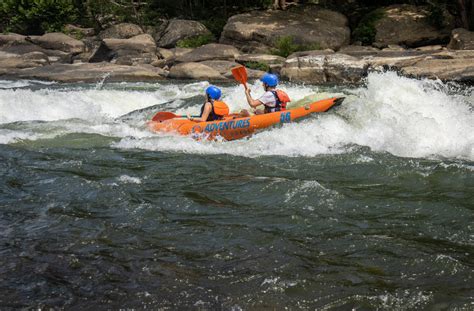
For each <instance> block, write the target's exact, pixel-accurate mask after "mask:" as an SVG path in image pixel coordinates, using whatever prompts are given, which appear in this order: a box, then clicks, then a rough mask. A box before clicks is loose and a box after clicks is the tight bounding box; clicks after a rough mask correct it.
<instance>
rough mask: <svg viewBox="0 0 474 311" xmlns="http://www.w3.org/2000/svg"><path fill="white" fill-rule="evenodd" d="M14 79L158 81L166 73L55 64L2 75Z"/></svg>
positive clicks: (100, 65)
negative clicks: (105, 78)
mask: <svg viewBox="0 0 474 311" xmlns="http://www.w3.org/2000/svg"><path fill="white" fill-rule="evenodd" d="M3 74H4V75H7V76H13V77H16V78H32V79H40V80H49V81H58V82H98V81H101V80H103V79H104V77H105V76H106V77H107V81H111V82H115V81H158V80H163V79H165V77H166V75H167V72H166V71H164V70H162V69H160V68H155V67H153V66H151V65H139V66H122V65H116V64H110V63H96V64H91V63H78V64H55V65H51V66H44V67H37V68H27V69H20V70H16V71H15V70H13V71H10V72H8V73H3Z"/></svg>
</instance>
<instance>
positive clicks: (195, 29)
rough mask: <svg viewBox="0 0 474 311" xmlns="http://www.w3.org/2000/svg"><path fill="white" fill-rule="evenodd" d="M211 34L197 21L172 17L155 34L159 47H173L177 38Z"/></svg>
mask: <svg viewBox="0 0 474 311" xmlns="http://www.w3.org/2000/svg"><path fill="white" fill-rule="evenodd" d="M202 35H206V36H212V34H211V32H210V31H209V30H208V29H207V28H206V26H204V25H203V24H201V23H200V22H197V21H192V20H182V19H172V20H170V21H168V22H167V23H166V24H165V27H164V30H162V31H161V32H158V33H157V34H156V35H155V40H156V43H157V45H158V46H159V47H165V48H171V47H175V46H176V43H178V41H179V40H183V39H188V38H192V37H197V36H202Z"/></svg>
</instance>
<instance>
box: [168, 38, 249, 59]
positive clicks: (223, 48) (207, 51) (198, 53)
mask: <svg viewBox="0 0 474 311" xmlns="http://www.w3.org/2000/svg"><path fill="white" fill-rule="evenodd" d="M239 55H240V52H239V50H237V49H236V48H235V47H233V46H231V45H226V44H218V43H210V44H206V45H203V46H200V47H198V48H196V49H194V50H192V51H191V52H189V53H186V54H184V55H181V56H178V57H176V61H177V62H178V63H188V62H202V61H205V60H232V61H233V60H234V59H235V58H236V57H237V56H239Z"/></svg>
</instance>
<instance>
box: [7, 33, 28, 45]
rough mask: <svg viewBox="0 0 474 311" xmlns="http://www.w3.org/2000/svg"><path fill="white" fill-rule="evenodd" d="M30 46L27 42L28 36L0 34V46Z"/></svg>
mask: <svg viewBox="0 0 474 311" xmlns="http://www.w3.org/2000/svg"><path fill="white" fill-rule="evenodd" d="M22 44H30V42H28V41H26V36H23V35H19V34H16V33H7V34H0V46H12V45H22Z"/></svg>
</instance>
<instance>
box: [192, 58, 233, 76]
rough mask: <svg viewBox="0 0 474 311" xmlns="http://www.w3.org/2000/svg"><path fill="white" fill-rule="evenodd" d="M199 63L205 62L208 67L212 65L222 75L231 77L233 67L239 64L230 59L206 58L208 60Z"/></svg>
mask: <svg viewBox="0 0 474 311" xmlns="http://www.w3.org/2000/svg"><path fill="white" fill-rule="evenodd" d="M199 64H203V65H206V66H208V67H211V68H212V69H214V70H216V71H217V72H219V73H220V74H221V75H223V76H224V77H226V78H230V79H232V72H231V69H232V68H233V67H235V66H238V65H239V64H237V63H236V62H233V61H228V60H206V61H203V62H200V63H199Z"/></svg>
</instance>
